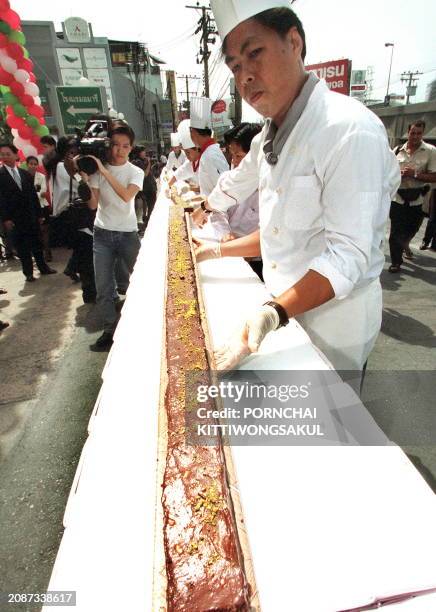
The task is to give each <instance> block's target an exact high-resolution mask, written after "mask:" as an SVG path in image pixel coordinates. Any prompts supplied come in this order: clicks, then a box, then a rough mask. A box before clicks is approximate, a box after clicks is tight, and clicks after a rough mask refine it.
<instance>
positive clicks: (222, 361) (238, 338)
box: [215, 306, 280, 370]
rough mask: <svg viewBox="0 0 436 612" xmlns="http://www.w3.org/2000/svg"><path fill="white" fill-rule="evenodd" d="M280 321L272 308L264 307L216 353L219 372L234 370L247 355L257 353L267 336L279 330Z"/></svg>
mask: <svg viewBox="0 0 436 612" xmlns="http://www.w3.org/2000/svg"><path fill="white" fill-rule="evenodd" d="M279 325H280V319H279V315H278V313H277V311H276V310H275V309H274V308H272V307H271V306H262V308H261V309H260V310H258V311H257V312H256V313H254V315H253V316H251V317H250V318H249V319H248V321H247V322H246V323H245V324H244V326H243V327H242V328H241V329H240V330H239V331H238V332H237V333H236V334H234V336H233V337H232V338H231V339H230V341H229V342H228V343H227V344H226V345H224V346H223V347H220V348H219V349H217V350H216V351H215V363H216V367H217V369H218V370H233V369H234V368H235V367H236V366H237V365H238V363H239V362H240V361H241V360H242V359H243V358H244V357H247V355H250V354H251V353H256V352H257V351H258V350H259V346H260V344H261V342H262V341H263V339H264V338H265V336H266V335H267V334H268V333H269V332H270V331H273V330H275V329H277V328H278V326H279Z"/></svg>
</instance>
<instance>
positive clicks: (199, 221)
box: [191, 208, 208, 228]
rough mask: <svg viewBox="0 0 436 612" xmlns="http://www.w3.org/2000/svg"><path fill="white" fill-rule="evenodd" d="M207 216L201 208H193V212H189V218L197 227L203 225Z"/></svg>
mask: <svg viewBox="0 0 436 612" xmlns="http://www.w3.org/2000/svg"><path fill="white" fill-rule="evenodd" d="M207 217H208V214H207V213H206V212H204V210H203V209H202V208H197V210H194V212H193V213H191V219H192V222H193V224H194V225H195V226H196V227H199V228H201V227H203V225H205V223H207Z"/></svg>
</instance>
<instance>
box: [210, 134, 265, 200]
mask: <svg viewBox="0 0 436 612" xmlns="http://www.w3.org/2000/svg"><path fill="white" fill-rule="evenodd" d="M228 169H229V164H228V163H227V160H226V158H225V157H224V155H223V152H222V151H221V148H220V146H219V144H217V143H215V144H212V145H210V146H209V147H207V149H206V150H205V151H204V152H203V154H202V156H201V157H200V165H199V167H198V181H199V184H200V193H201V195H204V196H206V197H207V196H208V195H209V194H210V193H211V191H212V190H213V188H214V187H215V185H216V184H217V181H218V179H219V177H220V174H222V173H223V172H226V171H228ZM253 191H254V189H252V190H251V192H250V193H253ZM232 204H234V202H232Z"/></svg>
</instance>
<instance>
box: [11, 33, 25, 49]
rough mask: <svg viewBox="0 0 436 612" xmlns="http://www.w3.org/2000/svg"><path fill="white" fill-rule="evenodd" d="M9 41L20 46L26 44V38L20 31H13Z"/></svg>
mask: <svg viewBox="0 0 436 612" xmlns="http://www.w3.org/2000/svg"><path fill="white" fill-rule="evenodd" d="M9 40H10V41H12V42H16V43H18V44H19V45H25V44H26V37H25V36H24V34H23V32H20V31H19V30H12V32H11V33H10V34H9Z"/></svg>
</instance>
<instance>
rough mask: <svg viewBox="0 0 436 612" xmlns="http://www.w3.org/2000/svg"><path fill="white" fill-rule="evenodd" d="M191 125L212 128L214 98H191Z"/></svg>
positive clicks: (203, 128)
mask: <svg viewBox="0 0 436 612" xmlns="http://www.w3.org/2000/svg"><path fill="white" fill-rule="evenodd" d="M190 110H191V127H193V128H197V129H199V130H205V129H207V128H209V129H212V100H210V99H209V98H191V102H190Z"/></svg>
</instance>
